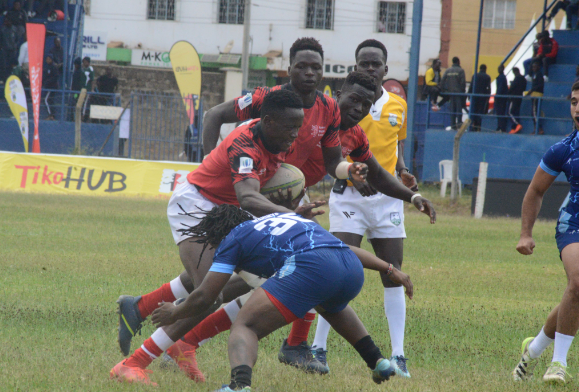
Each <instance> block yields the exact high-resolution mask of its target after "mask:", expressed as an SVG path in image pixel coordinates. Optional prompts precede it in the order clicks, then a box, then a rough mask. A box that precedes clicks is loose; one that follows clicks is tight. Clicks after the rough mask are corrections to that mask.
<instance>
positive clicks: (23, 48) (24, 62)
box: [18, 38, 29, 72]
mask: <svg viewBox="0 0 579 392" xmlns="http://www.w3.org/2000/svg"><path fill="white" fill-rule="evenodd" d="M18 64H20V66H21V67H22V69H23V70H24V72H28V65H29V64H28V41H26V38H25V40H24V42H23V43H22V45H20V52H19V55H18Z"/></svg>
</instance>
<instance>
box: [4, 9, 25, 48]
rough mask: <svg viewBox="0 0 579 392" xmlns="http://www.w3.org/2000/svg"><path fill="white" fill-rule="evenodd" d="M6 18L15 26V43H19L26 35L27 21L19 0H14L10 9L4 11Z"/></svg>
mask: <svg viewBox="0 0 579 392" xmlns="http://www.w3.org/2000/svg"><path fill="white" fill-rule="evenodd" d="M6 19H8V20H10V22H11V23H12V26H14V27H16V33H17V37H16V43H17V44H19V43H20V41H22V39H23V38H24V37H25V36H26V22H28V18H27V17H26V12H24V10H23V9H22V6H21V4H20V0H15V1H14V3H13V4H12V9H11V10H10V11H8V12H7V13H6Z"/></svg>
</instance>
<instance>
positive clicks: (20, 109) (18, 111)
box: [4, 75, 28, 152]
mask: <svg viewBox="0 0 579 392" xmlns="http://www.w3.org/2000/svg"><path fill="white" fill-rule="evenodd" d="M4 96H5V97H6V102H8V106H10V110H11V111H12V115H13V116H14V118H15V119H16V121H17V122H18V129H20V134H22V141H23V142H24V151H26V152H28V107H27V105H26V94H25V93H24V87H23V86H22V82H21V81H20V79H18V76H16V75H12V76H10V77H9V78H8V79H7V80H6V86H5V87H4Z"/></svg>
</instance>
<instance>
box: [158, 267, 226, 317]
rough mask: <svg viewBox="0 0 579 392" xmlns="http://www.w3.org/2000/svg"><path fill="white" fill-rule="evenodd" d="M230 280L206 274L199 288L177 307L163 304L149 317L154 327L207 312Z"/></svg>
mask: <svg viewBox="0 0 579 392" xmlns="http://www.w3.org/2000/svg"><path fill="white" fill-rule="evenodd" d="M229 278H231V274H227V273H221V272H208V273H207V275H206V276H205V279H203V282H202V283H201V286H199V288H197V289H195V290H194V291H193V292H192V293H191V294H189V296H188V297H187V299H185V301H184V302H182V303H180V304H179V305H173V304H172V303H168V302H167V303H164V304H163V305H161V307H159V308H157V309H156V310H155V311H154V312H153V314H152V317H151V321H152V322H153V324H154V325H155V327H157V328H159V327H162V326H164V325H171V324H173V323H174V322H176V321H177V320H179V319H183V318H188V317H192V316H195V315H198V314H200V313H203V312H205V311H206V310H208V309H209V308H210V307H211V305H213V304H214V303H215V301H216V300H217V298H218V297H219V293H220V292H221V290H223V287H225V285H226V284H227V282H228V281H229Z"/></svg>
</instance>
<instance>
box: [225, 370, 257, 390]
mask: <svg viewBox="0 0 579 392" xmlns="http://www.w3.org/2000/svg"><path fill="white" fill-rule="evenodd" d="M251 373H252V369H251V368H250V367H249V366H247V365H239V366H236V367H234V368H233V369H231V384H229V388H231V389H233V390H234V391H238V390H240V389H243V388H245V387H250V386H251Z"/></svg>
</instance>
